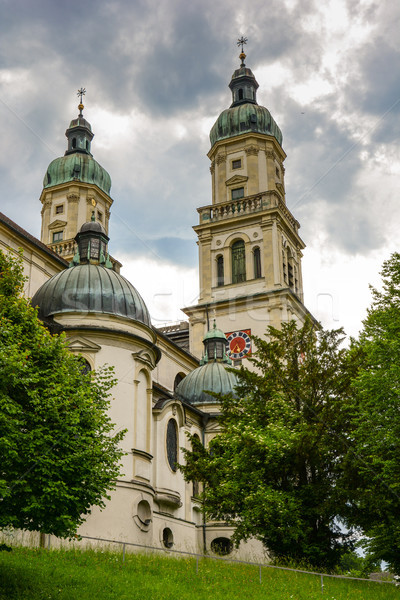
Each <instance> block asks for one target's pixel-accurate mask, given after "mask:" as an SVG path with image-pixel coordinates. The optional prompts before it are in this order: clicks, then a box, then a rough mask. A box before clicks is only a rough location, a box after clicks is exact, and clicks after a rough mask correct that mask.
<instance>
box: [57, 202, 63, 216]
mask: <svg viewBox="0 0 400 600" xmlns="http://www.w3.org/2000/svg"><path fill="white" fill-rule="evenodd" d="M63 212H64V207H63V205H62V204H59V205H58V206H56V215H60V214H61V213H63Z"/></svg>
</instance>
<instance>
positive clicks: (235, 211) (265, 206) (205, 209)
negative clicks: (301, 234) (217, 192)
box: [197, 191, 300, 233]
mask: <svg viewBox="0 0 400 600" xmlns="http://www.w3.org/2000/svg"><path fill="white" fill-rule="evenodd" d="M273 208H278V209H279V211H280V212H281V213H283V215H284V217H285V218H286V220H287V221H288V223H289V224H290V226H291V227H292V229H293V231H295V233H297V232H298V230H299V227H300V224H299V222H298V221H297V220H296V219H295V218H294V216H293V215H292V213H291V212H290V210H289V209H288V208H287V206H286V204H285V203H284V201H283V200H282V198H281V197H280V196H279V194H278V193H277V192H275V191H270V192H263V193H262V194H254V195H253V196H246V197H245V198H240V199H239V200H230V201H229V202H220V203H219V204H210V205H208V206H201V207H200V208H198V209H197V212H198V213H199V215H200V225H206V224H207V223H215V222H216V221H223V220H225V219H233V218H236V217H241V216H243V215H251V214H254V213H257V212H261V211H265V210H270V209H273Z"/></svg>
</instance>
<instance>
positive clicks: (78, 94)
mask: <svg viewBox="0 0 400 600" xmlns="http://www.w3.org/2000/svg"><path fill="white" fill-rule="evenodd" d="M85 94H86V89H85V88H84V87H81V89H80V90H78V92H77V94H76V95H77V96H78V98H80V102H79V104H78V108H79V116H80V117H83V115H82V111H83V108H84V106H83V103H82V98H83V96H84V95H85Z"/></svg>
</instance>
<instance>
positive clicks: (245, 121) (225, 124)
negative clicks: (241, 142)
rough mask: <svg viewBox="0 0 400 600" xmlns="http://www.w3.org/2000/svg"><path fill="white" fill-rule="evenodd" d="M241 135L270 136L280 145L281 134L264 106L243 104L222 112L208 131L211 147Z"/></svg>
mask: <svg viewBox="0 0 400 600" xmlns="http://www.w3.org/2000/svg"><path fill="white" fill-rule="evenodd" d="M243 133H264V134H267V135H272V136H273V137H274V138H275V139H276V141H277V142H278V143H279V144H280V145H282V132H281V130H280V129H279V127H278V125H277V124H276V123H275V121H274V119H273V118H272V116H271V113H270V112H269V110H268V109H267V108H265V107H264V106H259V105H258V104H253V103H245V104H240V105H238V106H233V107H231V108H227V109H226V110H224V111H222V113H221V114H220V115H219V117H218V119H217V120H216V122H215V123H214V125H213V127H212V129H211V131H210V142H211V146H214V144H215V143H216V142H218V141H220V140H224V139H227V138H231V137H234V136H235V135H242V134H243Z"/></svg>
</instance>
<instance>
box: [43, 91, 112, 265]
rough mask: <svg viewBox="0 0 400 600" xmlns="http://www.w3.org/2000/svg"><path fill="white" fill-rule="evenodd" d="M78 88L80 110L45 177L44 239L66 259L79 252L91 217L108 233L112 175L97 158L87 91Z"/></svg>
mask: <svg viewBox="0 0 400 600" xmlns="http://www.w3.org/2000/svg"><path fill="white" fill-rule="evenodd" d="M85 93H86V90H85V89H83V88H81V89H80V90H79V91H78V96H79V97H80V103H79V105H78V109H79V114H78V117H77V118H76V119H73V120H72V121H71V123H70V125H69V127H68V129H67V130H66V132H65V135H66V137H67V140H68V145H67V150H66V151H65V154H64V156H62V157H60V158H56V159H55V160H53V161H52V162H51V163H50V165H49V166H48V168H47V172H46V175H45V177H44V180H43V191H42V193H41V196H40V201H41V203H42V230H41V237H40V239H41V241H42V242H43V243H44V244H46V245H47V246H49V247H50V248H51V249H52V250H54V251H55V252H57V254H60V255H61V256H62V257H63V258H65V259H66V260H71V259H72V257H73V256H74V254H75V249H76V244H75V236H76V234H77V233H78V231H79V229H80V228H81V226H82V225H83V223H86V222H87V221H89V220H90V218H91V215H92V212H93V211H94V214H95V219H96V221H98V222H99V223H100V224H101V225H102V226H103V227H104V229H105V231H106V233H108V222H109V218H110V208H111V205H112V203H113V200H112V198H111V196H110V189H111V178H110V175H109V174H108V173H107V171H106V170H105V169H104V168H103V167H102V166H101V165H99V163H98V162H97V161H96V160H94V158H93V156H92V154H91V143H92V139H93V137H94V134H93V132H92V127H91V125H90V123H89V122H88V121H87V120H86V119H85V118H84V116H83V113H82V111H83V109H84V106H83V104H82V98H83V95H84V94H85Z"/></svg>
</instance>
